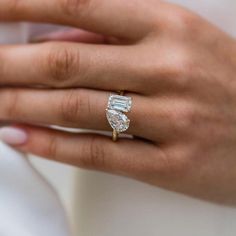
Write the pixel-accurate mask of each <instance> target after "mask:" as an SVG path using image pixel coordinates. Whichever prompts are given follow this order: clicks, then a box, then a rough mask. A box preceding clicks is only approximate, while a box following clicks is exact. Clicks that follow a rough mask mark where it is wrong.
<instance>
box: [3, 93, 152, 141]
mask: <svg viewBox="0 0 236 236" xmlns="http://www.w3.org/2000/svg"><path fill="white" fill-rule="evenodd" d="M109 95H110V93H108V92H103V91H97V90H87V89H69V90H32V89H1V90H0V101H1V106H0V120H5V121H13V122H14V121H17V122H23V123H37V124H45V125H60V126H65V127H73V128H84V129H95V130H103V131H110V130H111V127H110V126H109V124H108V122H107V119H106V108H107V103H108V98H109ZM127 96H130V97H132V100H133V101H134V102H133V106H132V109H131V112H129V113H127V114H126V115H127V117H128V118H129V119H130V120H131V123H130V128H129V130H128V133H129V134H133V135H136V136H141V137H145V138H149V134H148V132H149V131H147V130H149V129H146V127H144V124H145V119H146V118H145V113H146V111H145V110H147V108H146V104H148V101H147V100H148V98H145V97H142V96H140V95H136V94H127Z"/></svg>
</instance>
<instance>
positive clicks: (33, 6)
mask: <svg viewBox="0 0 236 236" xmlns="http://www.w3.org/2000/svg"><path fill="white" fill-rule="evenodd" d="M147 7H148V8H150V12H153V10H151V9H152V8H153V7H152V6H151V4H147V3H145V1H141V0H128V1H127V0H112V1H111V0H50V1H48V0H40V1H39V0H1V1H0V21H33V22H47V23H56V24H63V25H71V26H75V27H79V28H82V29H85V30H89V31H93V32H97V33H101V34H106V35H112V36H116V37H122V38H124V37H128V38H134V37H140V36H142V35H143V34H144V33H145V32H147V31H148V30H149V28H150V26H151V24H152V23H150V22H152V21H151V20H149V18H150V16H148V17H147V14H146V12H147V10H148V9H147Z"/></svg>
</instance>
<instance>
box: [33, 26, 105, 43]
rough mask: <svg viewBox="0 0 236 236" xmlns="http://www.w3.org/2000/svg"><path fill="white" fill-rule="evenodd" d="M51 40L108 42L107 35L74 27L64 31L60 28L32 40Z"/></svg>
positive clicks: (35, 41) (34, 41) (36, 41)
mask: <svg viewBox="0 0 236 236" xmlns="http://www.w3.org/2000/svg"><path fill="white" fill-rule="evenodd" d="M49 41H67V42H79V43H94V44H103V43H106V37H105V36H103V35H100V34H95V33H92V32H89V31H85V30H80V29H73V30H63V31H61V30H60V31H55V32H51V33H48V34H43V35H39V36H37V37H34V38H32V39H31V40H30V42H31V43H43V42H49Z"/></svg>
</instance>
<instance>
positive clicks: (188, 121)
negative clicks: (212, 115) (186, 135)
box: [170, 103, 198, 132]
mask: <svg viewBox="0 0 236 236" xmlns="http://www.w3.org/2000/svg"><path fill="white" fill-rule="evenodd" d="M170 120H171V123H172V125H173V127H174V129H175V130H179V131H182V132H186V131H188V132H190V130H192V128H193V127H194V126H195V125H196V123H197V120H198V112H197V110H196V109H195V108H194V106H192V105H189V104H183V103H182V104H181V105H178V106H177V107H176V109H173V111H171V112H170Z"/></svg>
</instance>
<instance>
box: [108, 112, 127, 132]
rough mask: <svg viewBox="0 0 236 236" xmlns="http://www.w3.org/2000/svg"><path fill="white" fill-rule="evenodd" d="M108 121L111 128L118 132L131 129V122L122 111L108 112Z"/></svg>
mask: <svg viewBox="0 0 236 236" xmlns="http://www.w3.org/2000/svg"><path fill="white" fill-rule="evenodd" d="M107 120H108V122H109V124H110V125H111V127H112V128H113V129H114V130H116V131H117V132H119V133H120V132H124V131H126V130H127V129H128V128H129V123H130V120H129V119H128V117H127V116H126V115H125V114H123V113H122V112H120V111H116V110H109V109H108V110H107Z"/></svg>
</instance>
